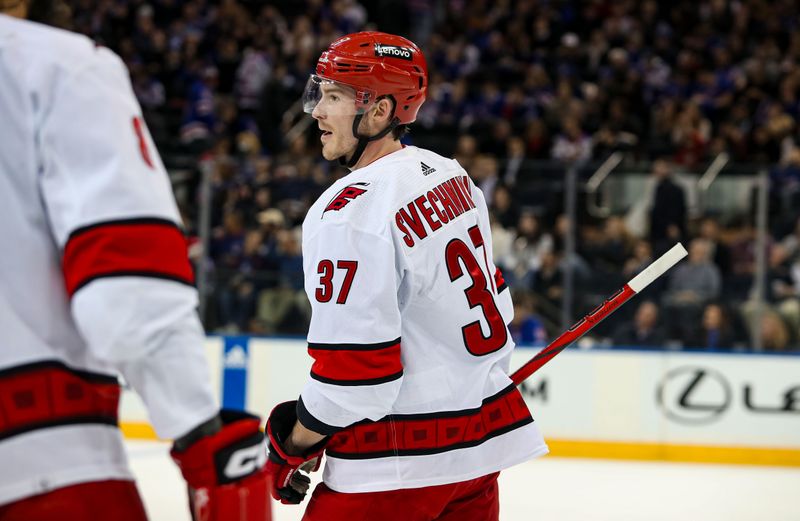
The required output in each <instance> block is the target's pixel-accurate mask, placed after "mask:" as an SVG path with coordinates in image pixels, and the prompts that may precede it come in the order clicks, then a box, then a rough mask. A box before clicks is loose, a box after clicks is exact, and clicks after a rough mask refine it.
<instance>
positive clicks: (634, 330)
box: [612, 300, 667, 347]
mask: <svg viewBox="0 0 800 521" xmlns="http://www.w3.org/2000/svg"><path fill="white" fill-rule="evenodd" d="M658 315H659V310H658V306H657V305H656V303H655V302H653V301H651V300H645V301H644V302H642V303H641V304H640V305H639V307H638V308H637V309H636V315H635V316H634V319H633V321H632V322H630V321H625V322H623V323H622V324H621V325H620V326H619V327H618V328H617V330H616V331H615V332H614V335H613V337H612V341H613V342H614V345H615V346H636V347H663V346H664V344H665V342H666V340H667V336H666V334H665V331H664V328H663V327H661V325H660V324H659V321H658Z"/></svg>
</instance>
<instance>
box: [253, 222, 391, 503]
mask: <svg viewBox="0 0 800 521" xmlns="http://www.w3.org/2000/svg"><path fill="white" fill-rule="evenodd" d="M303 254H304V269H305V273H306V292H307V293H308V295H309V300H310V301H311V305H312V308H313V312H312V318H311V324H310V327H309V333H308V342H309V343H308V350H309V354H310V355H311V357H312V358H314V364H313V366H312V368H311V378H310V379H309V380H308V382H307V383H306V385H305V387H304V389H303V392H302V394H301V396H300V398H299V399H298V401H297V402H296V403H295V402H289V404H282V406H279V407H276V409H275V410H274V411H273V413H272V414H271V415H270V422H269V423H270V424H271V426H272V429H270V428H269V427H268V429H267V433H268V435H269V436H270V443H271V446H272V449H273V450H272V453H271V455H270V458H271V460H276V458H273V454H276V455H279V456H281V459H282V460H286V457H285V456H288V455H300V456H302V458H301V459H298V460H295V461H294V464H293V465H289V467H287V466H286V465H285V464H284V463H282V462H281V461H277V460H276V461H275V463H276V464H278V463H280V464H281V465H283V466H282V467H281V469H283V471H282V474H280V475H281V476H283V480H282V481H280V480H279V481H277V482H276V486H275V491H276V493H277V494H279V495H280V493H281V490H282V489H283V491H284V492H285V494H284V495H290V496H291V497H283V496H281V497H280V499H282V500H284V501H285V502H293V501H292V500H293V499H297V498H298V496H297V495H294V494H292V492H291V490H287V489H286V487H287V486H290V484H291V480H292V478H293V475H294V472H295V470H296V469H297V468H298V466H299V465H300V464H302V462H303V460H304V459H306V460H308V459H313V458H318V457H319V455H320V453H321V446H320V444H321V443H324V440H325V437H326V436H330V435H332V434H335V433H336V432H337V431H338V430H340V429H342V428H344V427H347V426H349V425H352V424H353V423H356V422H359V421H361V420H364V419H371V420H378V419H380V418H382V417H384V416H386V415H387V414H388V413H389V411H390V410H391V408H392V405H393V404H394V402H395V400H396V399H397V394H398V392H399V390H400V386H401V384H402V380H403V365H402V361H401V358H400V340H401V339H400V309H399V304H398V301H397V288H398V285H399V274H398V272H397V269H396V268H395V266H396V261H395V249H394V244H393V243H392V241H391V239H390V238H388V237H386V236H384V235H381V234H380V233H374V232H368V231H364V230H360V229H357V228H355V227H353V226H352V225H351V224H350V223H348V222H338V223H332V224H330V225H327V226H324V227H321V228H319V229H318V232H317V233H316V235H315V236H313V237H307V238H306V240H305V242H304V245H303ZM278 427H280V428H278ZM299 499H300V500H302V496H300V497H299Z"/></svg>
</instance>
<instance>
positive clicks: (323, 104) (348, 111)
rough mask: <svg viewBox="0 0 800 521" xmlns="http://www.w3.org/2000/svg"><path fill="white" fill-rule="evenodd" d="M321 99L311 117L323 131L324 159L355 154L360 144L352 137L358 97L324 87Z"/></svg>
mask: <svg viewBox="0 0 800 521" xmlns="http://www.w3.org/2000/svg"><path fill="white" fill-rule="evenodd" d="M320 87H321V90H322V94H321V98H320V100H319V102H318V103H317V105H316V106H315V107H314V111H313V112H312V113H311V116H312V117H313V118H314V119H316V120H317V126H318V127H319V129H320V130H321V131H322V136H320V141H321V142H322V156H323V157H324V158H325V159H327V160H329V161H331V160H334V159H337V158H339V157H342V156H347V155H349V154H350V153H351V152H353V151H354V150H355V147H356V145H357V144H358V140H357V139H356V138H355V137H354V136H353V119H354V118H355V94H354V93H353V92H352V91H351V90H349V89H347V88H346V87H342V86H339V85H336V84H324V85H321V86H320Z"/></svg>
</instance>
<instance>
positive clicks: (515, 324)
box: [508, 291, 547, 346]
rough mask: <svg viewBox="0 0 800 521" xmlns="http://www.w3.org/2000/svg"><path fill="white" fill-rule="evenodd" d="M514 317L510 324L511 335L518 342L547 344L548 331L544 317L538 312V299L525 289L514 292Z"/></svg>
mask: <svg viewBox="0 0 800 521" xmlns="http://www.w3.org/2000/svg"><path fill="white" fill-rule="evenodd" d="M513 301H514V318H513V319H512V320H511V323H510V324H509V325H508V330H509V331H510V332H511V337H512V338H513V339H514V343H516V344H525V345H534V346H544V345H546V344H547V331H546V330H545V327H544V324H543V321H542V318H541V317H540V316H539V315H538V314H537V313H536V300H535V298H534V296H533V295H531V294H530V293H528V292H525V291H519V292H515V293H514V298H513Z"/></svg>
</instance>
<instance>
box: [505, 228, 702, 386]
mask: <svg viewBox="0 0 800 521" xmlns="http://www.w3.org/2000/svg"><path fill="white" fill-rule="evenodd" d="M686 255H687V253H686V248H684V247H683V245H682V244H681V243H678V244H676V245H675V246H673V247H672V249H671V250H669V251H668V252H667V253H665V254H664V255H662V256H661V257H659V258H658V259H656V260H655V261H653V262H652V263H651V264H650V265H649V266H648V267H647V268H645V269H644V271H642V272H641V273H639V274H638V275H636V276H635V277H634V278H632V279H631V280H630V282H628V283H627V284H625V286H623V287H622V289H621V290H619V291H617V292H616V293H615V294H614V295H612V296H611V297H610V298H609V299H607V300H606V301H605V302H603V303H602V304H601V305H600V306H598V307H597V308H596V309H595V310H594V311H592V312H591V313H589V314H588V315H586V316H585V317H583V318H582V319H580V320H579V321H578V322H577V323H576V324H575V325H573V326H572V327H571V328H569V329H568V330H566V331H565V332H564V333H562V334H561V336H559V337H558V338H556V339H555V340H553V341H552V342H551V343H550V344H549V345H548V346H547V347H545V348H544V349H542V350H541V351H539V352H538V353H537V354H536V356H534V357H533V358H531V359H530V360H529V361H528V362H526V363H525V365H523V366H522V367H520V368H519V369H517V370H516V371H514V373H513V374H512V375H511V380H513V381H514V385H519V384H521V383H522V382H524V381H525V380H526V379H527V378H528V377H529V376H531V375H532V374H533V373H535V372H536V371H538V370H539V368H540V367H542V366H543V365H544V364H546V363H547V362H549V361H550V360H551V359H552V358H553V357H555V356H556V355H557V354H558V353H560V352H561V351H563V350H564V349H566V348H567V347H568V346H569V345H570V344H572V343H573V342H575V341H576V340H578V339H579V338H580V337H582V336H583V335H585V334H586V333H588V332H589V331H591V329H592V328H593V327H594V326H596V325H597V324H599V323H600V322H602V320H603V319H604V318H606V317H607V316H608V315H610V314H611V313H613V312H614V311H616V310H617V309H618V308H619V307H620V306H622V304H624V303H625V302H627V301H628V299H629V298H631V297H632V296H634V295H636V294H637V293H639V292H640V291H642V290H643V289H644V288H646V287H647V286H648V285H649V284H650V283H651V282H653V281H654V280H656V279H657V278H658V277H660V276H661V275H663V274H664V273H665V272H666V271H667V270H668V269H670V268H671V267H673V266H674V265H675V264H677V263H678V261H679V260H681V259H682V258H684V257H685V256H686Z"/></svg>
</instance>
